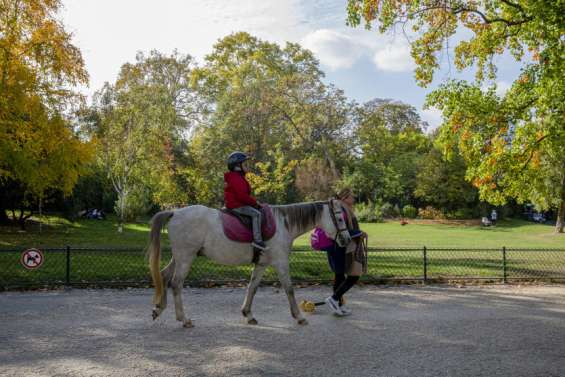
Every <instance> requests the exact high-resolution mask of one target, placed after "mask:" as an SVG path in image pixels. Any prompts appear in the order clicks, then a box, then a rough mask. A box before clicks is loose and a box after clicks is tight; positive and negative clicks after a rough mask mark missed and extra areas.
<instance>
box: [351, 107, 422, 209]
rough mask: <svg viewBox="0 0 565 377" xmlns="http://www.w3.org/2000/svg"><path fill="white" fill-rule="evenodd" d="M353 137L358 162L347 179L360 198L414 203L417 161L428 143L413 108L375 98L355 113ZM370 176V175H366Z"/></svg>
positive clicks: (401, 204)
mask: <svg viewBox="0 0 565 377" xmlns="http://www.w3.org/2000/svg"><path fill="white" fill-rule="evenodd" d="M356 123H357V124H356V129H355V140H356V142H357V150H358V153H359V157H358V161H357V163H355V164H354V166H353V168H350V169H348V173H347V174H348V175H349V176H350V177H349V178H347V179H346V180H347V181H349V183H350V184H351V185H353V186H355V187H358V190H361V187H363V188H364V189H363V190H362V191H360V192H359V194H360V196H361V198H362V199H368V200H371V201H377V200H384V201H391V202H396V204H398V205H399V206H403V205H404V204H407V203H412V202H413V199H414V198H413V191H414V188H415V186H416V172H417V161H418V160H419V159H420V158H421V157H422V156H423V155H424V154H425V153H426V152H427V151H428V150H429V148H430V142H429V140H428V137H427V136H426V135H425V134H424V132H423V130H424V129H425V127H426V126H427V125H426V124H425V123H423V122H422V121H421V120H420V116H419V115H418V113H417V112H416V109H415V108H414V107H412V106H410V105H407V104H404V103H401V102H395V101H392V100H382V99H375V100H372V101H369V102H367V103H366V104H365V105H363V106H361V107H359V108H358V109H357V112H356ZM369 177H371V178H369Z"/></svg>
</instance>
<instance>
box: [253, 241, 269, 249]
mask: <svg viewBox="0 0 565 377" xmlns="http://www.w3.org/2000/svg"><path fill="white" fill-rule="evenodd" d="M251 246H253V247H255V248H257V249H259V250H268V249H269V246H267V245H266V244H265V242H263V241H253V242H251Z"/></svg>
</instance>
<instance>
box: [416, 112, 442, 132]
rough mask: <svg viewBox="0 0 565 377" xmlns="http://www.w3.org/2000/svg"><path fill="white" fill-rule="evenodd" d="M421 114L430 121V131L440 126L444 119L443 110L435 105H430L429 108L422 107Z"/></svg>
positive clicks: (425, 119)
mask: <svg viewBox="0 0 565 377" xmlns="http://www.w3.org/2000/svg"><path fill="white" fill-rule="evenodd" d="M420 116H421V117H422V120H424V121H426V122H428V124H429V125H430V128H428V132H429V131H432V130H435V129H436V128H438V127H439V126H440V125H441V123H442V120H443V119H442V116H441V111H440V110H439V109H438V108H435V107H430V108H429V109H422V110H421V111H420Z"/></svg>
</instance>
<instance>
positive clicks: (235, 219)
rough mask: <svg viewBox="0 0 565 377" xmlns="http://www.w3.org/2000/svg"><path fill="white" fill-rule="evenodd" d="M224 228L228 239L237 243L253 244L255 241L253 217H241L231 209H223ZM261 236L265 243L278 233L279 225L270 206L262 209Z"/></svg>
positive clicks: (264, 206)
mask: <svg viewBox="0 0 565 377" xmlns="http://www.w3.org/2000/svg"><path fill="white" fill-rule="evenodd" d="M220 211H221V212H222V214H221V217H222V226H223V229H224V234H225V235H226V237H227V238H229V239H230V240H232V241H236V242H251V241H253V232H252V225H251V217H249V216H245V215H240V214H239V213H236V212H233V211H232V210H230V209H227V208H222V209H220ZM261 214H262V216H261V234H262V235H263V241H268V240H269V239H271V238H272V237H273V236H274V235H275V232H276V231H277V224H276V221H275V217H274V216H273V211H272V210H271V207H269V206H268V205H266V204H265V205H263V207H261Z"/></svg>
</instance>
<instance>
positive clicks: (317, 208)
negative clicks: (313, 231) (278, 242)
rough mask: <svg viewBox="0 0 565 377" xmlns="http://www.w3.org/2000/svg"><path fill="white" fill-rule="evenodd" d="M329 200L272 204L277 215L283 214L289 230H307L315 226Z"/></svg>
mask: <svg viewBox="0 0 565 377" xmlns="http://www.w3.org/2000/svg"><path fill="white" fill-rule="evenodd" d="M326 204H327V202H308V203H296V204H287V205H277V206H272V207H271V208H272V209H273V212H274V214H275V215H282V217H283V218H284V225H285V227H286V229H287V230H289V231H290V230H301V231H306V230H308V228H309V227H311V228H313V227H314V226H315V225H316V224H317V223H318V222H319V221H320V218H321V217H322V212H323V210H324V205H326Z"/></svg>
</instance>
